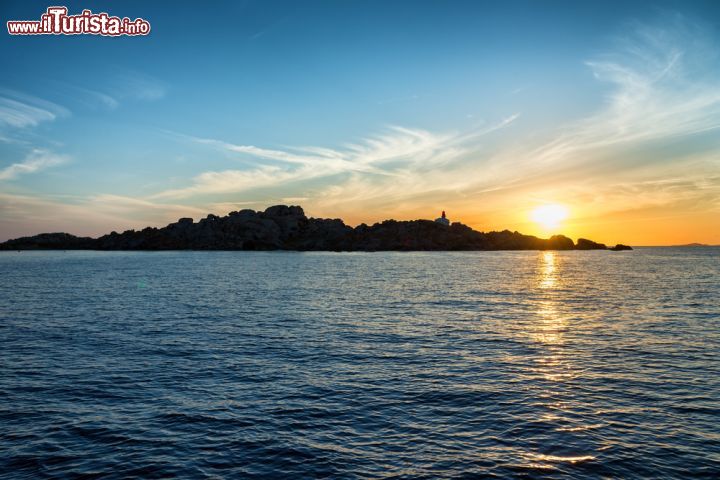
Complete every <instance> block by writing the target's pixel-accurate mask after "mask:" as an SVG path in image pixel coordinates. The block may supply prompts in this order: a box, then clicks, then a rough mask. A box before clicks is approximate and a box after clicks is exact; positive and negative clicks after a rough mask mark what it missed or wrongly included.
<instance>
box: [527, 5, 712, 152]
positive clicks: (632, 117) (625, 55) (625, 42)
mask: <svg viewBox="0 0 720 480" xmlns="http://www.w3.org/2000/svg"><path fill="white" fill-rule="evenodd" d="M632 27H633V29H632V33H631V34H629V35H626V36H623V37H619V38H618V39H616V44H617V45H618V48H617V49H616V50H614V51H612V52H609V53H607V54H605V55H603V56H601V57H599V58H596V59H593V60H589V61H587V62H586V65H587V66H588V67H589V68H590V69H591V71H592V72H593V74H594V76H595V78H597V79H598V80H599V81H601V82H605V83H607V84H609V85H610V86H611V87H612V90H611V92H610V94H609V95H608V96H607V102H606V105H605V106H604V108H603V109H601V110H600V111H599V112H597V113H596V114H594V115H591V116H589V117H587V118H585V119H583V120H582V121H579V122H576V123H574V124H571V125H565V126H563V131H564V133H562V134H561V135H559V136H558V137H557V138H555V139H554V140H552V141H550V142H548V143H546V144H545V145H542V146H541V147H540V148H538V149H537V150H535V151H533V152H531V156H532V159H533V161H534V162H536V163H540V164H543V165H545V164H547V163H557V162H562V161H572V162H575V163H578V162H581V160H580V157H582V156H584V157H585V159H586V161H594V159H593V158H592V154H593V153H594V152H597V151H600V153H606V152H607V150H609V149H612V148H618V147H625V146H627V145H630V144H636V145H637V144H642V143H649V142H653V141H656V140H663V139H668V138H680V137H688V136H691V135H695V134H700V133H704V132H709V131H712V130H716V129H718V128H720V82H719V81H718V79H717V76H716V75H715V74H714V73H713V72H714V71H716V70H714V69H715V68H716V67H717V55H716V53H715V51H714V47H713V44H712V43H706V42H710V39H707V38H706V35H705V31H704V29H703V28H702V27H701V26H700V25H697V24H694V23H692V22H690V21H689V20H687V19H686V18H683V17H682V16H679V15H671V16H670V17H669V18H665V19H664V21H663V22H662V27H660V26H650V25H644V24H635V25H632Z"/></svg>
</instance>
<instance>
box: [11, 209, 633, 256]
mask: <svg viewBox="0 0 720 480" xmlns="http://www.w3.org/2000/svg"><path fill="white" fill-rule="evenodd" d="M443 218H444V217H443ZM448 223H449V222H448ZM0 250H298V251H386V250H405V251H412V250H632V248H630V247H628V246H626V245H622V244H618V245H616V246H615V247H612V248H608V247H607V246H606V245H605V244H602V243H596V242H593V241H591V240H587V239H584V238H580V239H578V241H577V243H575V242H573V241H572V239H570V238H568V237H565V236H563V235H555V236H552V237H550V238H548V239H543V238H538V237H534V236H531V235H523V234H521V233H518V232H511V231H509V230H503V231H502V232H488V233H485V232H478V231H476V230H473V229H471V228H470V227H468V226H467V225H463V224H462V223H458V222H454V223H451V224H449V225H448V224H446V223H443V222H436V221H431V220H412V221H396V220H385V221H384V222H381V223H376V224H374V225H371V226H368V225H366V224H361V225H358V226H357V227H355V228H353V227H350V226H348V225H345V223H344V222H343V221H342V220H340V219H325V218H308V217H307V216H305V212H304V211H303V209H302V208H301V207H299V206H286V205H276V206H273V207H269V208H267V209H266V210H265V211H264V212H260V211H258V212H256V211H254V210H240V211H237V212H231V213H229V214H228V215H227V216H224V217H219V216H217V215H208V216H207V217H206V218H203V219H202V220H200V221H199V222H194V221H193V219H192V218H181V219H180V220H178V221H177V222H175V223H171V224H170V225H168V226H166V227H162V228H154V227H147V228H144V229H142V230H139V231H136V230H127V231H125V232H123V233H117V232H112V233H110V234H107V235H103V236H101V237H99V238H90V237H76V236H74V235H70V234H68V233H42V234H40V235H35V236H32V237H23V238H17V239H14V240H8V241H6V242H4V243H1V244H0Z"/></svg>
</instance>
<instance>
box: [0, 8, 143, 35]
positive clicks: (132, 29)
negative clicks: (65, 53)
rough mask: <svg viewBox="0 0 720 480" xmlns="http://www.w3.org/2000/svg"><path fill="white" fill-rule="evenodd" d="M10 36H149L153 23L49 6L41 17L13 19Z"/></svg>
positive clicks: (8, 24) (9, 30) (8, 27)
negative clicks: (74, 12)
mask: <svg viewBox="0 0 720 480" xmlns="http://www.w3.org/2000/svg"><path fill="white" fill-rule="evenodd" d="M7 29H8V33H9V34H10V35H105V36H110V37H118V36H121V35H129V36H135V35H147V34H149V33H150V22H148V21H147V20H144V19H142V18H136V19H135V20H130V19H129V18H128V17H124V18H120V17H113V16H110V15H108V14H107V13H105V12H102V13H92V12H91V11H90V10H87V9H86V10H83V11H82V13H80V14H79V15H68V9H67V7H48V8H47V11H46V12H45V13H43V14H42V16H41V17H40V20H10V21H8V22H7Z"/></svg>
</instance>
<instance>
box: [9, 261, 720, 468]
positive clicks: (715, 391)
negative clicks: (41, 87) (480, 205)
mask: <svg viewBox="0 0 720 480" xmlns="http://www.w3.org/2000/svg"><path fill="white" fill-rule="evenodd" d="M0 477H1V478H3V479H23V478H130V477H140V478H188V479H190V478H192V479H195V478H292V479H300V478H333V479H343V478H448V477H452V478H485V477H490V478H492V477H496V478H515V477H520V478H631V477H632V478H638V477H642V478H678V479H685V478H702V477H705V478H719V477H720V250H719V249H711V248H708V249H669V248H645V249H637V250H635V251H633V252H606V251H590V252H462V253H461V252H458V253H441V252H434V253H290V252H267V253H263V252H155V253H149V252H22V253H19V252H4V253H2V254H0Z"/></svg>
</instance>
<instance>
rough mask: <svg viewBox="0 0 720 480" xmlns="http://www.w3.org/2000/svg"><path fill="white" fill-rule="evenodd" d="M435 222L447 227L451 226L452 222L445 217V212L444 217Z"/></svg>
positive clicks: (443, 212)
mask: <svg viewBox="0 0 720 480" xmlns="http://www.w3.org/2000/svg"><path fill="white" fill-rule="evenodd" d="M435 221H436V222H437V223H441V224H443V225H445V226H450V220H448V219H447V217H446V216H445V210H443V211H442V215H441V216H440V218H436V219H435Z"/></svg>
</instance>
